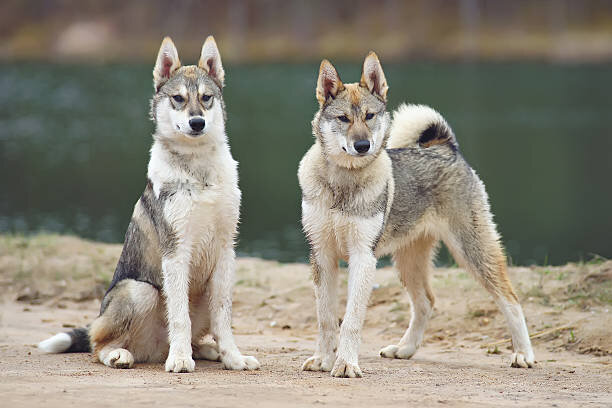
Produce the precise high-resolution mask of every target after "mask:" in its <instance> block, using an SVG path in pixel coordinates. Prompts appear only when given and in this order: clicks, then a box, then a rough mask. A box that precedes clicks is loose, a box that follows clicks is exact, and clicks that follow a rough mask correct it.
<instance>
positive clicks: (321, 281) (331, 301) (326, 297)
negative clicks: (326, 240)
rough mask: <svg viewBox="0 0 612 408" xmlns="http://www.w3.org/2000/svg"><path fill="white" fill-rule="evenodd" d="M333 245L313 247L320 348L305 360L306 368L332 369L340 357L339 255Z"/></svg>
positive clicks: (312, 258) (311, 261)
mask: <svg viewBox="0 0 612 408" xmlns="http://www.w3.org/2000/svg"><path fill="white" fill-rule="evenodd" d="M331 248H332V246H331V245H330V246H327V247H321V248H319V249H317V250H315V249H313V250H312V254H311V256H310V263H311V268H312V280H313V282H314V289H315V298H316V301H317V321H318V323H319V337H318V339H317V349H316V351H315V353H314V355H313V356H312V357H310V358H309V359H308V360H306V361H305V362H304V364H303V365H302V370H304V371H331V369H332V367H333V365H334V361H335V360H336V348H337V347H338V317H337V316H336V308H337V304H338V259H337V258H336V256H335V254H334V253H333V252H332V251H331Z"/></svg>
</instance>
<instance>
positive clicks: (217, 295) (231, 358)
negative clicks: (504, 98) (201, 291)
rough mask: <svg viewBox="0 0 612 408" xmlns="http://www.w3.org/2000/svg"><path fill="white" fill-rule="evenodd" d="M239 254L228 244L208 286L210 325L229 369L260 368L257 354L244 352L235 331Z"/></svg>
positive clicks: (222, 360)
mask: <svg viewBox="0 0 612 408" xmlns="http://www.w3.org/2000/svg"><path fill="white" fill-rule="evenodd" d="M235 266H236V254H235V253H234V249H233V248H231V247H229V248H225V249H224V250H223V253H222V254H221V256H220V258H219V260H218V262H217V266H216V268H215V269H214V271H213V275H212V277H211V278H210V282H209V284H208V287H207V293H208V298H209V301H210V323H211V325H210V329H211V332H212V335H213V337H214V339H215V341H216V342H217V344H218V346H219V354H220V355H221V362H222V363H223V367H224V368H226V369H228V370H257V369H258V368H259V362H258V361H257V360H256V359H255V357H251V356H243V355H242V354H241V353H240V351H239V350H238V347H236V343H235V342H234V335H233V334H232V288H233V285H234V270H235Z"/></svg>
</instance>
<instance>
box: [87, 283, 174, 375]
mask: <svg viewBox="0 0 612 408" xmlns="http://www.w3.org/2000/svg"><path fill="white" fill-rule="evenodd" d="M160 303H161V302H160V301H159V292H158V291H157V289H155V288H154V287H153V286H151V285H150V284H148V283H144V282H138V281H135V280H132V279H125V280H123V281H121V282H120V283H118V284H117V285H116V286H115V287H114V288H113V289H112V290H111V292H109V293H108V294H107V295H106V296H105V298H104V303H103V310H102V313H101V315H100V316H99V317H98V318H97V319H96V320H94V322H93V323H92V325H91V329H90V332H89V333H90V339H91V344H92V348H93V352H94V354H95V355H96V356H97V358H98V359H99V360H100V362H102V363H104V364H105V365H107V366H109V367H113V368H131V367H132V366H133V364H134V362H135V361H137V362H153V361H162V360H163V358H164V356H165V355H167V353H168V341H167V334H166V329H165V324H164V320H163V315H162V314H161V313H160Z"/></svg>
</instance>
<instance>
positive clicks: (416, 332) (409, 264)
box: [380, 236, 436, 359]
mask: <svg viewBox="0 0 612 408" xmlns="http://www.w3.org/2000/svg"><path fill="white" fill-rule="evenodd" d="M435 243H436V239H435V238H433V237H431V236H423V237H419V238H417V239H415V240H414V241H412V242H411V243H410V244H408V245H406V246H404V247H403V248H401V249H399V250H398V251H396V252H395V254H394V255H393V261H394V263H395V266H396V268H397V269H398V272H399V276H400V280H401V281H402V284H403V285H404V287H405V288H406V290H407V291H408V295H409V297H410V306H411V307H410V312H411V315H412V316H411V318H410V325H409V326H408V329H407V330H406V333H404V336H403V337H402V339H401V340H400V341H399V343H398V344H397V345H395V344H392V345H389V346H387V347H385V348H383V349H382V350H380V355H381V357H387V358H402V359H408V358H410V357H412V356H413V355H414V353H416V351H417V349H418V348H419V347H420V346H421V343H422V342H423V334H424V332H425V328H426V326H427V322H428V321H429V317H430V316H431V312H432V310H433V305H434V295H433V293H432V291H431V287H430V285H429V275H430V273H431V269H432V255H433V252H434V250H433V249H434V246H435Z"/></svg>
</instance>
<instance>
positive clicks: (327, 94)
mask: <svg viewBox="0 0 612 408" xmlns="http://www.w3.org/2000/svg"><path fill="white" fill-rule="evenodd" d="M343 89H344V85H343V84H342V81H341V80H340V75H338V71H336V68H334V66H333V65H332V64H331V62H329V61H328V60H326V59H324V60H323V61H321V66H320V67H319V79H318V80H317V100H318V101H319V105H321V106H323V104H325V102H326V101H327V100H328V99H329V98H332V99H333V98H335V97H336V95H337V94H338V92H340V91H342V90H343Z"/></svg>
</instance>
